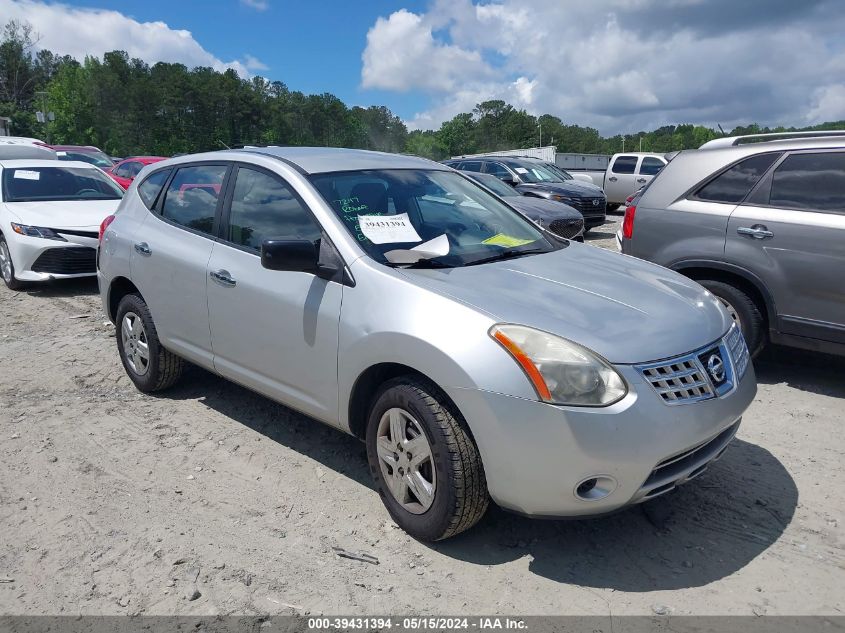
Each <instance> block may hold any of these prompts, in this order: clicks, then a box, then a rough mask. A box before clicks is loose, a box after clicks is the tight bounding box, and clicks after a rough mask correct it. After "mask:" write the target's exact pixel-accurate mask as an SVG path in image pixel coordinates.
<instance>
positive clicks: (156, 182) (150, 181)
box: [138, 169, 170, 209]
mask: <svg viewBox="0 0 845 633" xmlns="http://www.w3.org/2000/svg"><path fill="white" fill-rule="evenodd" d="M169 175H170V170H169V169H163V170H161V171H157V172H155V173H154V174H150V175H149V176H148V177H147V178H146V179H145V180H144V182H142V183H141V184H140V185H138V195H139V196H141V200H143V201H144V204H145V205H146V207H147V208H148V209H152V208H153V205H154V204H155V201H156V198H158V194H159V193H160V192H161V188H162V187H164V183H165V182H167V177H168V176H169Z"/></svg>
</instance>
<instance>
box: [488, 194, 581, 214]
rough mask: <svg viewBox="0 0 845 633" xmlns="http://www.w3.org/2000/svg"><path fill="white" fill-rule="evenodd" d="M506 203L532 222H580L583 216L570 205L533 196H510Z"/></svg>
mask: <svg viewBox="0 0 845 633" xmlns="http://www.w3.org/2000/svg"><path fill="white" fill-rule="evenodd" d="M505 200H506V202H507V203H508V204H510V205H511V206H512V207H514V208H515V209H516V210H517V211H519V212H521V213H523V214H524V215H527V216H528V217H529V218H531V219H532V220H538V219H540V218H543V219H546V220H551V219H565V220H580V219H581V218H582V217H583V216H582V215H581V214H580V213H579V212H578V211H577V210H576V209H573V208H572V207H570V206H569V205H566V204H563V203H562V202H555V201H553V200H546V199H544V198H534V197H532V196H508V197H507V198H505Z"/></svg>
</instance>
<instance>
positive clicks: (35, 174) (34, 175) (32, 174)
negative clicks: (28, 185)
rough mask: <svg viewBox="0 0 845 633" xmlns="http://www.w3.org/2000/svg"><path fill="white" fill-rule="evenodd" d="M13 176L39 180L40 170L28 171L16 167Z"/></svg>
mask: <svg viewBox="0 0 845 633" xmlns="http://www.w3.org/2000/svg"><path fill="white" fill-rule="evenodd" d="M14 178H22V179H24V180H41V172H40V171H30V170H29V169H16V170H15V174H14Z"/></svg>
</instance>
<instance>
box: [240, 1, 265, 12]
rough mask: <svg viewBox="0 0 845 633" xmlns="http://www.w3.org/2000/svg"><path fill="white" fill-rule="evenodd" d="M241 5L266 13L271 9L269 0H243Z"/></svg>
mask: <svg viewBox="0 0 845 633" xmlns="http://www.w3.org/2000/svg"><path fill="white" fill-rule="evenodd" d="M241 4H242V5H244V6H245V7H249V8H250V9H255V10H256V11H266V10H267V9H269V8H270V3H269V2H268V1H267V0H241Z"/></svg>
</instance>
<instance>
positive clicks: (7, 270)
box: [0, 234, 23, 290]
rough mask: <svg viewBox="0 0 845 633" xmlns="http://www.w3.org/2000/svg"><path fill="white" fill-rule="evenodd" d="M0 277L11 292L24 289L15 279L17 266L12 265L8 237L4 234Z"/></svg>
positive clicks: (2, 237) (1, 248)
mask: <svg viewBox="0 0 845 633" xmlns="http://www.w3.org/2000/svg"><path fill="white" fill-rule="evenodd" d="M0 276H2V277H3V283H5V284H6V286H8V288H9V290H20V289H21V288H22V287H23V284H22V283H21V282H19V281H18V280H17V279H15V265H14V264H13V263H12V254H11V253H10V252H9V245H8V244H7V243H6V237H5V236H4V235H2V234H0Z"/></svg>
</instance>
